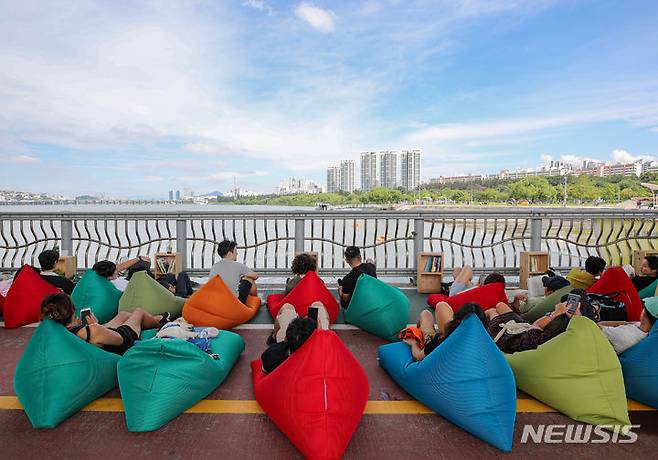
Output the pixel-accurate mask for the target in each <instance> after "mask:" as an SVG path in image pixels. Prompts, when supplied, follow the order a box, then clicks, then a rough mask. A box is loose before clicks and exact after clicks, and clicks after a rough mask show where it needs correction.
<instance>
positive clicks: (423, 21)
mask: <svg viewBox="0 0 658 460" xmlns="http://www.w3.org/2000/svg"><path fill="white" fill-rule="evenodd" d="M655 24H658V3H656V2H655V1H649V0H647V1H633V0H630V1H606V0H570V1H566V0H565V1H559V0H450V1H449V0H434V1H430V0H406V1H403V0H367V1H356V0H355V1H349V2H339V1H314V2H285V1H274V0H235V1H229V0H225V1H221V0H204V1H193V0H185V1H183V0H181V1H178V2H177V1H166V2H163V1H156V0H154V1H143V2H132V1H116V2H105V1H93V0H76V1H60V2H41V1H29V0H26V1H21V2H14V1H11V0H0V101H2V102H1V103H0V189H14V190H29V191H46V192H52V193H63V194H81V193H92V194H93V193H98V192H103V193H107V194H110V195H114V196H160V197H164V196H166V193H167V190H169V189H170V188H173V189H182V188H184V187H191V188H193V189H194V190H195V191H196V192H208V191H211V190H221V191H226V190H228V189H229V188H230V187H231V186H232V183H233V178H234V177H237V180H238V182H239V184H240V185H241V187H243V188H246V189H251V190H257V191H270V190H272V188H273V187H274V186H275V185H276V184H277V183H278V182H279V181H280V180H282V179H283V178H285V177H289V176H297V177H308V178H312V179H315V180H317V181H318V182H319V183H321V184H324V182H325V177H326V176H325V168H326V167H327V166H329V165H331V164H336V163H337V162H338V161H340V160H341V159H345V158H352V159H357V158H358V155H359V152H361V151H364V150H380V149H382V150H383V149H407V148H409V149H412V148H420V149H421V150H422V152H423V178H425V179H427V178H430V177H436V176H438V175H453V174H463V173H475V172H497V171H499V170H500V169H502V168H512V169H514V168H517V167H525V168H527V167H535V166H537V165H539V164H541V163H542V161H543V160H545V159H547V158H548V157H551V158H553V159H559V158H564V159H567V160H572V161H577V160H578V159H581V158H593V159H598V160H604V161H613V160H614V161H625V160H632V159H634V158H637V157H644V156H646V157H653V158H655V157H656V156H657V155H658V46H657V45H656V44H658V28H656V27H655Z"/></svg>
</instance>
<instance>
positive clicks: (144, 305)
mask: <svg viewBox="0 0 658 460" xmlns="http://www.w3.org/2000/svg"><path fill="white" fill-rule="evenodd" d="M184 303H185V299H183V298H182V297H176V296H175V295H174V294H172V293H171V292H170V291H169V290H167V288H165V287H164V286H163V285H161V284H160V283H158V282H157V281H156V280H154V279H153V278H151V277H150V276H149V275H148V273H146V272H137V273H135V274H134V275H133V276H132V277H131V278H130V281H129V282H128V286H127V287H126V290H125V291H123V295H122V296H121V300H119V311H133V310H135V308H138V307H139V308H141V309H142V310H145V311H147V312H149V313H150V314H152V315H159V314H160V313H164V312H166V311H168V312H169V314H170V315H171V316H172V318H178V317H179V316H180V314H181V311H182V309H183V304H184Z"/></svg>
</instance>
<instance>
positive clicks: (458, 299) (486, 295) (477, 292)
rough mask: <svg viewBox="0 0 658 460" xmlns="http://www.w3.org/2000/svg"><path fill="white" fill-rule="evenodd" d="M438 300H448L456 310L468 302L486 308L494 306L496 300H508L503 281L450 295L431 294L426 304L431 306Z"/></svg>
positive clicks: (504, 301)
mask: <svg viewBox="0 0 658 460" xmlns="http://www.w3.org/2000/svg"><path fill="white" fill-rule="evenodd" d="M439 302H448V305H450V307H452V309H453V310H454V311H457V310H459V309H460V308H461V307H462V306H463V305H464V304H465V303H468V302H475V303H476V304H478V305H479V306H480V307H482V309H483V310H487V309H489V308H493V307H495V306H496V304H497V303H498V302H503V303H507V302H508V300H507V294H505V285H504V284H503V283H489V284H485V285H484V286H478V287H476V288H473V289H469V290H468V291H463V292H460V293H459V294H455V295H453V296H450V297H448V296H447V295H443V294H431V295H430V296H428V297H427V304H428V305H429V306H430V307H432V308H434V307H436V304H437V303H439Z"/></svg>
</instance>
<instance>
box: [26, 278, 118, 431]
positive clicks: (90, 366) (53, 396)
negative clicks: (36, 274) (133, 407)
mask: <svg viewBox="0 0 658 460" xmlns="http://www.w3.org/2000/svg"><path fill="white" fill-rule="evenodd" d="M21 273H22V272H21ZM119 358H120V357H119V355H116V354H114V353H109V352H107V351H103V350H101V349H100V348H98V347H96V346H94V345H91V344H89V343H87V342H85V341H84V340H83V339H81V338H80V337H77V336H75V335H74V334H72V333H70V332H69V331H68V330H66V328H65V327H64V326H62V325H61V324H58V323H56V322H54V321H51V320H49V319H46V320H44V321H43V322H42V323H41V324H40V325H39V327H38V328H37V329H36V330H35V331H34V334H33V335H32V338H31V339H30V342H29V343H28V344H27V347H25V351H24V352H23V355H22V356H21V358H20V360H19V361H18V365H17V366H16V371H15V372H14V389H15V390H16V395H17V396H18V400H19V401H20V403H21V404H22V405H23V408H24V409H25V413H26V414H27V416H28V418H29V419H30V422H31V423H32V426H33V427H34V428H54V427H55V426H57V425H58V424H60V423H61V422H63V421H64V420H66V419H67V418H69V417H70V416H71V415H73V414H75V413H76V412H78V411H79V410H81V409H82V408H83V407H85V406H86V405H87V404H89V403H90V402H92V401H94V400H95V399H97V398H98V397H100V396H102V395H104V394H105V393H107V392H108V391H110V390H111V389H113V388H115V387H116V386H117V383H118V382H117V362H118V361H119Z"/></svg>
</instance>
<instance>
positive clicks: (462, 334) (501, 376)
mask: <svg viewBox="0 0 658 460" xmlns="http://www.w3.org/2000/svg"><path fill="white" fill-rule="evenodd" d="M378 353H379V364H380V365H381V366H382V367H383V368H384V369H386V372H388V373H389V374H390V375H391V377H392V378H393V380H395V381H396V382H397V383H398V385H400V386H401V387H402V388H404V389H405V390H406V391H407V392H408V393H409V394H410V395H412V396H413V397H414V398H416V399H417V400H419V401H420V402H422V403H423V404H425V405H426V406H427V407H429V408H430V409H432V410H433V411H435V412H437V413H438V414H439V415H441V416H443V417H445V418H446V419H448V420H450V421H451V422H452V423H454V424H455V425H457V426H459V427H461V428H463V429H464V430H466V431H468V432H469V433H471V434H473V435H474V436H477V437H478V438H480V439H482V440H483V441H485V442H487V443H489V444H491V445H493V446H494V447H497V448H498V449H500V450H503V451H505V452H509V451H511V450H512V437H513V434H514V419H515V418H516V385H515V383H514V376H513V375H512V370H511V369H510V367H509V365H508V364H507V362H506V361H505V358H504V357H503V354H502V353H501V352H500V350H499V349H498V347H497V346H496V344H495V343H494V342H493V340H491V337H490V336H489V334H488V333H487V331H486V330H485V329H484V326H482V322H481V321H480V320H479V319H478V318H477V317H476V316H474V315H471V316H469V317H467V318H466V319H465V320H464V321H463V322H462V323H461V325H459V327H458V328H457V329H456V330H455V331H454V332H453V333H452V334H450V336H449V337H448V338H447V339H446V340H445V341H444V342H443V343H442V344H441V345H439V346H438V348H436V349H435V350H434V351H432V352H431V353H430V354H429V355H427V357H426V358H425V359H423V360H422V361H419V362H416V361H414V359H413V357H412V356H411V348H410V347H409V345H407V344H406V343H402V342H400V343H392V344H388V345H382V346H381V347H379V350H378Z"/></svg>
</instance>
